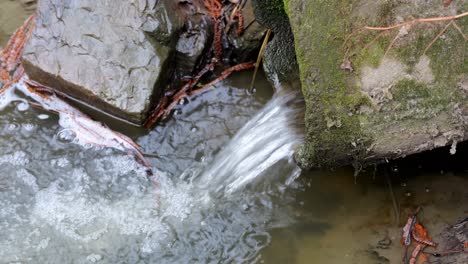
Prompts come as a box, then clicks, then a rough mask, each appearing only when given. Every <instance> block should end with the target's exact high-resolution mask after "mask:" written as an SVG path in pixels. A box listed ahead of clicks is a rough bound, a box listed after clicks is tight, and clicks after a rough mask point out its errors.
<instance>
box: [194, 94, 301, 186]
mask: <svg viewBox="0 0 468 264" xmlns="http://www.w3.org/2000/svg"><path fill="white" fill-rule="evenodd" d="M297 98H298V96H297V93H294V92H289V93H288V92H280V93H278V94H276V95H275V96H274V97H273V99H272V100H271V101H270V102H269V103H268V104H267V105H266V106H265V107H264V108H263V109H262V110H261V111H260V112H259V113H258V114H257V115H255V116H254V117H253V118H252V119H251V120H250V121H249V122H248V123H247V124H246V125H245V126H244V127H242V129H241V130H240V131H239V132H238V133H237V134H236V135H235V136H234V138H233V139H232V140H231V141H230V142H229V144H228V145H227V146H226V147H225V148H224V149H223V150H222V151H221V152H220V153H218V155H217V156H216V158H215V160H214V161H213V162H212V164H210V166H209V167H208V168H207V169H206V170H205V171H204V172H203V173H202V174H201V175H200V176H199V177H198V178H197V179H196V180H195V181H196V184H197V185H198V188H200V189H202V190H203V189H204V190H206V191H209V192H211V193H215V194H216V193H217V194H220V193H222V194H232V193H233V192H235V191H237V190H239V189H241V188H243V187H245V186H246V185H248V184H252V183H255V182H257V181H258V178H259V176H262V175H265V174H267V173H268V172H270V174H271V169H280V168H283V169H284V168H285V167H286V168H287V170H291V169H292V174H291V177H292V178H287V180H289V181H290V180H292V179H294V177H296V176H298V175H299V173H300V170H299V169H298V168H297V167H296V165H295V164H294V161H293V160H292V156H293V153H294V149H295V147H296V146H297V145H298V144H299V143H300V142H301V140H302V135H301V134H300V133H299V131H297V129H298V127H299V122H300V120H301V119H300V118H299V113H300V111H299V109H300V107H299V105H300V102H299V101H298V99H297ZM285 162H286V163H287V164H285ZM279 163H280V164H279ZM275 165H278V166H275ZM293 168H295V169H293ZM279 174H280V175H281V176H284V175H285V174H281V173H279ZM277 175H278V173H277ZM286 175H287V174H286ZM262 180H268V179H264V178H262ZM269 180H271V178H270V179H269Z"/></svg>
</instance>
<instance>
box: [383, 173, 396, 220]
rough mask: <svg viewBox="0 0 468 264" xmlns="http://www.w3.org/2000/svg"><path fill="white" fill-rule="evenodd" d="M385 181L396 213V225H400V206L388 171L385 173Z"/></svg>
mask: <svg viewBox="0 0 468 264" xmlns="http://www.w3.org/2000/svg"><path fill="white" fill-rule="evenodd" d="M385 179H386V180H387V184H388V189H389V191H390V196H391V197H392V204H393V210H394V211H395V223H396V224H397V225H399V224H400V206H399V204H398V200H397V199H396V196H395V193H394V192H393V187H392V182H391V181H390V176H389V175H388V171H386V172H385Z"/></svg>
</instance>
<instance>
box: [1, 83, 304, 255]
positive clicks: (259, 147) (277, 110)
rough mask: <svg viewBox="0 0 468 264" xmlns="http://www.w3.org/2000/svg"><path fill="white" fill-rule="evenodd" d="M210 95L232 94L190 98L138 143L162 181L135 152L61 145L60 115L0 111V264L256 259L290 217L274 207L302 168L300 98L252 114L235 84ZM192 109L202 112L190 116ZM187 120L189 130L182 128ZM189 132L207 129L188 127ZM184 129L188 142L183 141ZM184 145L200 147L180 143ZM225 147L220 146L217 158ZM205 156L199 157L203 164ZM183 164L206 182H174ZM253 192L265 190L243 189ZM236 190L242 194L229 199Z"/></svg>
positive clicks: (252, 105) (282, 100)
mask: <svg viewBox="0 0 468 264" xmlns="http://www.w3.org/2000/svg"><path fill="white" fill-rule="evenodd" d="M223 89H224V90H223ZM211 93H212V96H213V97H214V98H217V99H218V100H219V98H220V96H219V94H220V93H221V94H222V93H224V94H225V93H230V95H229V97H226V98H228V99H226V101H224V102H218V103H206V102H205V101H202V99H197V100H198V101H196V100H194V101H193V102H191V104H189V105H187V106H186V108H187V109H188V110H187V114H181V115H180V116H178V117H177V118H179V119H177V120H176V121H173V122H172V124H171V123H170V122H169V124H168V125H167V126H168V129H167V130H162V129H165V128H163V127H161V128H158V129H156V130H155V131H154V132H152V133H150V134H149V135H146V136H143V137H141V138H140V140H139V141H140V144H141V145H145V144H148V146H151V148H154V149H155V150H156V153H158V154H159V155H160V157H158V158H156V159H155V160H154V161H155V162H154V164H156V167H158V168H161V169H165V170H166V171H164V172H161V171H159V172H156V175H157V176H156V177H155V178H154V179H152V178H148V177H147V173H146V169H145V168H144V167H142V166H141V165H140V164H139V163H137V162H135V160H134V159H133V158H132V157H130V156H126V155H124V154H122V153H118V152H117V151H113V150H111V149H84V148H82V147H80V146H77V145H73V144H70V141H67V140H65V141H64V140H63V139H61V136H60V135H57V133H58V132H59V131H60V130H61V129H60V127H59V125H58V122H59V119H58V117H54V116H51V117H50V118H47V119H44V118H41V116H43V115H44V112H41V111H39V112H37V110H35V109H33V108H29V109H25V108H24V107H22V106H21V107H19V106H16V108H15V107H13V106H10V107H7V108H6V109H5V110H4V111H2V117H1V119H0V129H1V133H0V135H1V136H0V167H1V168H2V171H1V172H2V174H1V175H0V237H2V239H1V240H0V260H1V261H0V262H6V263H8V262H20V263H68V262H70V260H73V261H74V262H76V263H117V262H127V263H136V262H139V261H141V262H143V263H155V262H157V263H187V262H203V263H206V262H210V261H213V260H218V261H224V262H229V261H231V262H236V263H238V262H245V261H247V262H252V261H255V260H256V259H258V254H259V251H260V250H261V249H262V248H264V247H265V246H266V245H268V243H269V241H270V235H269V233H268V231H267V229H268V224H267V223H272V225H274V226H278V225H281V223H283V224H287V223H289V221H290V217H289V213H288V211H287V209H285V208H282V210H281V211H274V210H273V209H272V208H271V207H270V206H269V204H270V203H272V202H273V201H272V199H278V201H275V203H280V202H281V201H282V200H283V199H282V198H281V197H282V196H284V195H285V194H284V193H283V192H281V193H278V192H276V191H275V189H284V187H285V186H286V182H287V180H288V179H291V178H294V175H297V172H298V170H297V168H295V165H293V163H291V161H290V157H291V154H292V151H293V149H294V146H295V144H297V143H298V142H299V141H300V138H301V136H300V133H298V132H297V130H296V129H294V126H295V125H296V118H295V116H296V114H297V110H295V108H296V107H295V104H294V96H293V95H292V94H287V95H285V96H284V97H283V96H276V97H274V98H273V99H272V100H271V102H270V103H268V104H267V105H266V106H265V107H264V108H263V109H261V110H260V111H259V113H258V114H257V115H255V116H254V117H253V118H252V115H253V114H254V112H255V111H256V109H258V103H256V102H255V101H254V99H253V98H252V97H251V96H247V97H244V95H243V92H242V91H239V90H236V89H233V88H230V87H220V88H218V90H216V91H212V92H211ZM10 96H15V98H14V100H21V98H17V97H16V95H14V94H11V95H10ZM209 96H210V95H208V96H205V97H208V98H209ZM214 98H211V99H210V100H211V101H210V102H214V101H216V100H214ZM200 100H201V101H200ZM21 103H24V102H21ZM243 104H244V105H243ZM288 104H289V105H288ZM231 105H232V106H231ZM190 107H193V109H197V111H196V112H195V111H194V112H192V113H190V111H191V110H190ZM226 107H232V108H231V109H230V111H231V112H228V114H226V116H227V118H226V119H224V121H223V122H224V124H223V126H219V127H218V124H219V121H218V120H217V119H216V118H219V115H218V114H217V113H218V112H216V111H219V112H221V111H222V113H225V111H226V110H225V109H226ZM223 109H224V110H223ZM232 109H240V110H237V111H238V112H239V113H240V114H239V115H238V116H236V117H233V114H232V113H233V112H234V111H233V110H232ZM199 113H203V114H199ZM251 118H252V120H251V121H249V122H247V121H248V120H249V119H251ZM208 122H211V123H208ZM242 123H246V125H245V126H244V127H243V128H242V129H240V130H239V132H238V133H237V135H236V136H234V138H233V139H232V141H230V143H228V144H227V145H226V146H224V147H223V144H225V143H227V142H229V140H228V138H227V136H225V133H226V131H225V128H224V127H233V130H234V129H235V130H237V128H236V127H239V126H240V124H242ZM179 124H187V125H184V126H183V127H184V129H178V127H177V125H179ZM193 124H196V125H199V127H195V128H196V129H188V128H190V127H194V125H193ZM202 124H204V125H202ZM171 126H172V127H171ZM180 131H182V132H184V133H187V134H186V135H185V136H184V137H182V136H180V135H177V133H178V132H180ZM188 131H190V133H188ZM185 138H187V142H189V143H194V144H195V145H194V147H192V146H191V145H186V144H183V143H180V142H179V143H178V144H175V143H174V142H176V140H181V139H185ZM213 138H217V140H216V141H212V140H213ZM156 141H157V142H158V143H157V144H155V143H154V142H156ZM142 142H143V144H142ZM148 142H150V143H152V144H149V143H148ZM206 142H211V143H210V144H207V143H206ZM158 144H159V145H158ZM244 144H246V145H245V149H244ZM217 147H220V148H221V149H222V150H221V151H220V152H219V153H217V154H216V155H214V150H215V149H216V148H217ZM148 148H149V147H148ZM147 150H148V149H147ZM193 150H197V151H196V152H193ZM202 150H203V151H204V152H203V155H204V157H203V158H202V159H201V160H203V161H202V162H199V163H197V162H196V161H195V160H196V159H197V158H196V157H197V156H198V155H199V154H198V153H200V151H202ZM178 153H188V154H178ZM192 153H193V154H192ZM190 155H193V156H190ZM229 156H231V158H232V160H230V159H229ZM165 159H168V161H167V163H165V161H166V160H165ZM187 160H188V161H189V162H191V163H192V164H193V166H192V168H191V169H190V168H188V170H187V171H192V172H193V171H194V172H193V173H192V175H195V176H197V175H198V177H195V176H194V177H191V178H187V177H177V175H178V174H180V172H178V171H177V170H173V169H171V168H172V167H171V166H172V165H174V164H176V165H177V166H182V165H183V164H186V163H187ZM231 161H232V162H231ZM223 167H224V168H225V169H223ZM184 175H187V173H184ZM174 176H175V177H174ZM154 182H156V183H157V184H156V186H155V185H154ZM246 186H257V187H258V188H259V189H258V190H262V191H258V192H257V190H255V191H246V190H245V189H244V187H246ZM265 186H273V187H274V188H270V189H269V188H264V187H265ZM235 192H239V193H241V192H242V194H243V195H242V196H238V197H237V196H232V195H229V194H232V193H235ZM206 194H209V195H208V196H207V195H206ZM226 194H227V195H226ZM213 196H216V199H213ZM207 197H208V198H210V201H211V202H210V203H206V201H207V200H206V198H207ZM285 200H287V199H285ZM266 215H268V216H266ZM233 219H235V221H233Z"/></svg>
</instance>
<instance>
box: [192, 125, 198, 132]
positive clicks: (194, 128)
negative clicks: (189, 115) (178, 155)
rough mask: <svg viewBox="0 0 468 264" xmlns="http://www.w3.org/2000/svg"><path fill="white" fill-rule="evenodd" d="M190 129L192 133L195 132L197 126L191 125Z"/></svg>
mask: <svg viewBox="0 0 468 264" xmlns="http://www.w3.org/2000/svg"><path fill="white" fill-rule="evenodd" d="M190 131H191V132H192V133H195V132H197V131H198V127H196V126H193V127H192V128H190Z"/></svg>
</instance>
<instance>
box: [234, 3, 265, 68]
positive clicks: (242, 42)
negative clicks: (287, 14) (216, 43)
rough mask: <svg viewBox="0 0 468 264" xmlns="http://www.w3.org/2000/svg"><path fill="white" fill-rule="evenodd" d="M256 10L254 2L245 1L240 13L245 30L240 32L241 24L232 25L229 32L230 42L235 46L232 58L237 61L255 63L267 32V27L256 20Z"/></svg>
mask: <svg viewBox="0 0 468 264" xmlns="http://www.w3.org/2000/svg"><path fill="white" fill-rule="evenodd" d="M255 10H256V9H255V6H254V0H247V1H245V3H244V5H243V6H242V8H241V11H240V12H241V13H242V20H243V26H242V28H243V29H242V30H241V31H239V23H235V24H232V25H231V27H230V31H229V32H228V33H229V34H228V39H229V42H230V43H231V44H232V46H233V51H232V54H231V57H233V58H235V59H236V60H237V61H247V60H249V61H255V60H256V59H257V55H258V49H259V46H260V44H261V42H262V40H263V37H264V36H265V33H266V31H267V27H265V26H264V25H262V24H261V23H259V21H258V20H257V19H256V15H255Z"/></svg>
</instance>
